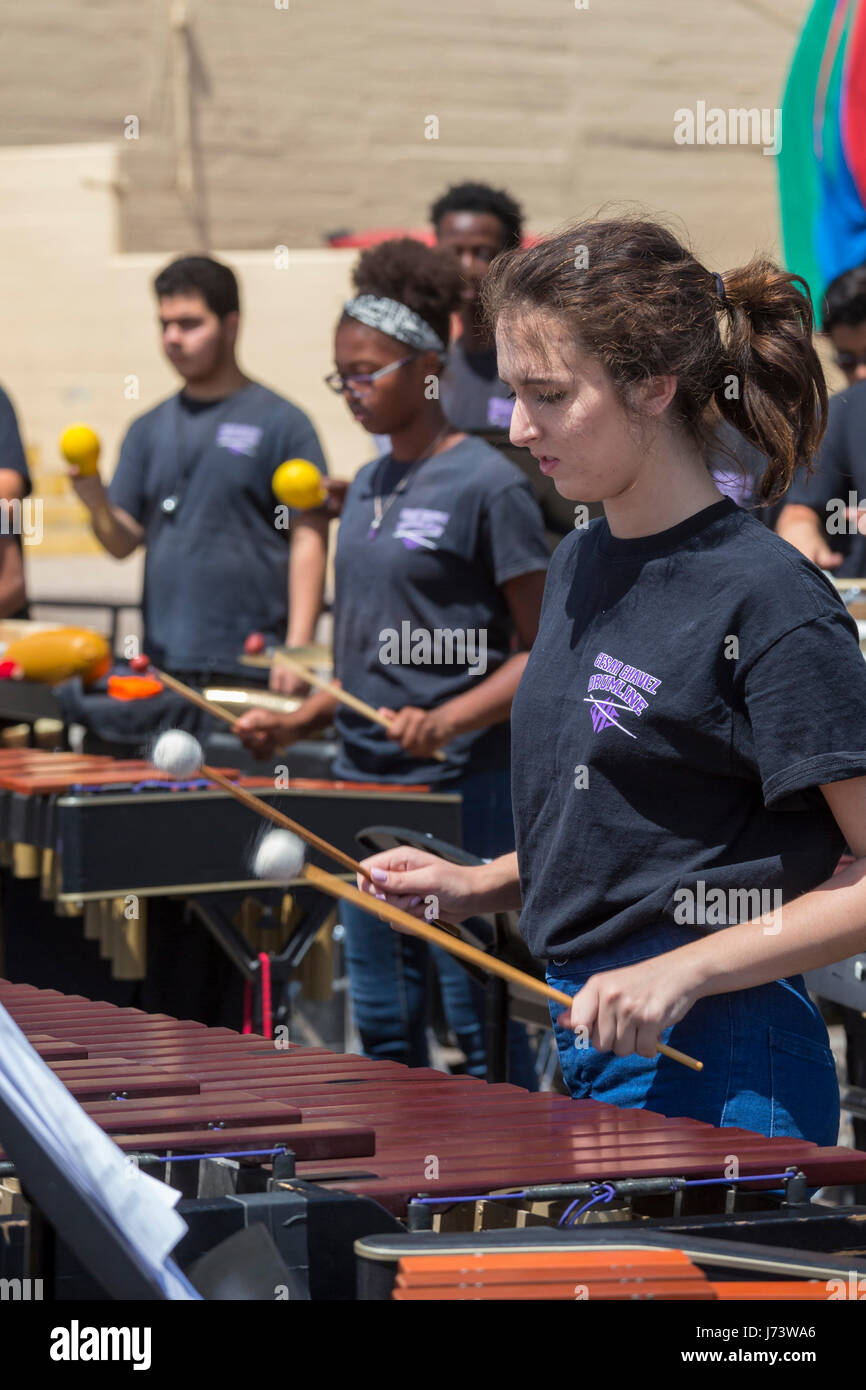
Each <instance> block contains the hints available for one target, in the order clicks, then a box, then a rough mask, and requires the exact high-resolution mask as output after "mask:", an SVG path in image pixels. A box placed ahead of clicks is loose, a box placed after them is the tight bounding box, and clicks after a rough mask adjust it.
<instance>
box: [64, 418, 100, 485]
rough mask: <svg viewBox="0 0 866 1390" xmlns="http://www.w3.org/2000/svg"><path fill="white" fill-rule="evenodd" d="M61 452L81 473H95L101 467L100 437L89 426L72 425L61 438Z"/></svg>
mask: <svg viewBox="0 0 866 1390" xmlns="http://www.w3.org/2000/svg"><path fill="white" fill-rule="evenodd" d="M60 452H61V454H62V455H63V457H64V458H65V459H66V462H67V463H72V464H74V465H75V467H76V468H77V469H78V471H79V473H83V474H88V473H95V472H96V469H97V467H98V465H99V435H98V434H96V433H95V432H94V431H93V430H92V429H91V428H90V426H89V425H70V426H69V428H68V429H65V430H64V431H63V433H62V434H61V436H60Z"/></svg>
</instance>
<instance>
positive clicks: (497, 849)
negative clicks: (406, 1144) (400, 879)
mask: <svg viewBox="0 0 866 1390" xmlns="http://www.w3.org/2000/svg"><path fill="white" fill-rule="evenodd" d="M448 790H449V791H452V790H453V791H457V792H460V793H461V795H462V797H463V807H462V820H463V845H464V848H465V849H466V850H467V851H468V852H469V853H470V854H477V855H478V856H479V858H482V859H492V858H494V857H495V856H496V855H499V854H508V853H509V851H511V850H513V848H514V830H513V824H512V818H511V786H510V778H509V774H508V773H507V772H506V771H504V770H496V771H492V772H477V773H473V774H471V775H470V776H469V777H464V778H461V780H460V781H458V782H456V783H449V785H448ZM340 920H341V922H342V923H343V927H344V929H345V933H346V968H347V971H348V975H349V988H350V990H351V994H352V1006H353V1008H354V1011H355V1021H356V1023H357V1026H358V1032H359V1033H360V1035H361V1045H362V1047H363V1049H364V1055H365V1056H367V1057H374V1058H378V1059H386V1060H388V1061H392V1062H404V1063H406V1064H407V1065H408V1066H410V1067H426V1066H429V1064H430V1059H429V1055H428V1051H427V999H428V980H429V971H430V970H431V969H435V971H436V975H437V977H438V980H439V989H440V992H441V995H442V1003H443V1006H444V1009H445V1017H446V1019H447V1021H448V1024H449V1027H450V1028H451V1029H452V1031H453V1033H454V1034H455V1036H456V1038H457V1042H458V1044H459V1046H460V1049H461V1051H462V1052H463V1053H464V1054H465V1056H466V1070H467V1071H468V1072H469V1074H470V1075H472V1076H481V1077H483V1076H484V1075H485V1071H486V1060H485V1051H484V990H483V988H482V987H481V985H479V984H478V983H477V982H476V981H475V980H474V979H472V978H471V976H469V975H468V974H467V973H466V971H465V970H464V969H463V967H462V966H461V965H460V963H459V961H457V960H456V959H455V958H454V956H451V955H449V954H448V952H447V951H443V950H441V949H440V948H439V947H438V946H427V944H426V943H425V942H423V941H419V940H417V938H415V937H411V936H404V935H402V934H401V933H400V932H395V931H393V930H392V929H391V927H389V926H387V925H386V923H384V922H380V921H378V920H377V918H375V917H371V916H370V914H369V913H367V912H362V911H361V909H360V908H357V907H355V906H354V905H353V904H351V903H342V904H341V906H340ZM508 1079H509V1081H511V1082H513V1083H514V1084H515V1085H517V1086H525V1087H526V1088H527V1089H528V1090H535V1089H536V1085H537V1082H536V1077H535V1068H534V1065H533V1060H532V1053H531V1050H530V1047H529V1041H528V1039H527V1036H526V1030H525V1028H523V1027H522V1026H521V1025H520V1024H517V1023H511V1024H509V1037H508Z"/></svg>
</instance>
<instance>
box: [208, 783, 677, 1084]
mask: <svg viewBox="0 0 866 1390" xmlns="http://www.w3.org/2000/svg"><path fill="white" fill-rule="evenodd" d="M200 771H201V774H202V776H203V777H207V778H208V780H209V781H211V782H215V783H216V785H217V786H218V787H222V788H223V790H224V791H227V792H228V793H229V795H230V796H233V797H235V799H236V800H237V801H240V802H241V803H242V804H243V805H244V806H247V807H248V808H249V809H250V810H251V811H255V812H257V814H258V815H260V816H263V817H264V818H265V819H266V820H270V821H273V823H274V824H275V825H280V826H282V827H284V828H285V829H286V830H291V831H293V832H294V833H295V834H296V835H297V836H298V838H299V839H301V840H303V841H304V842H305V843H306V844H308V845H310V846H312V847H313V848H314V849H318V850H319V851H320V852H321V853H322V854H326V855H328V857H329V858H331V859H335V860H336V861H337V863H339V864H342V865H343V867H344V868H347V869H349V870H352V871H354V872H355V873H359V874H360V875H361V877H362V878H368V875H367V872H366V870H365V869H363V868H362V867H361V865H360V864H359V863H358V861H357V860H356V859H353V858H352V857H351V855H348V854H344V853H343V851H342V850H340V849H337V847H336V845H331V844H329V843H328V841H327V840H323V839H321V838H320V836H318V835H315V834H313V832H312V831H311V830H307V829H306V828H305V827H304V826H302V825H299V824H298V823H297V821H293V820H292V819H291V818H290V817H289V816H285V815H283V813H282V811H278V810H277V809H276V807H275V806H269V805H268V803H267V802H266V801H262V800H261V798H260V797H258V796H255V795H254V794H253V793H252V792H248V791H247V790H246V788H244V787H238V786H236V785H235V783H234V782H232V781H230V780H229V778H228V777H224V776H223V774H222V773H221V772H217V771H216V770H215V769H214V768H212V767H208V766H207V765H206V764H203V765H202V767H201V769H200ZM301 876H302V877H303V878H304V880H305V881H306V882H307V883H312V884H314V885H315V886H316V887H317V888H320V889H321V890H322V892H324V893H328V894H329V895H330V896H331V897H332V898H342V899H343V900H344V901H345V902H349V903H354V904H355V906H356V907H360V908H362V909H363V911H364V912H369V913H370V914H371V916H373V917H378V918H379V919H380V921H383V922H387V923H389V925H390V926H392V927H393V926H396V927H401V928H402V929H403V930H404V931H407V932H409V933H410V934H411V935H412V936H417V937H420V938H421V940H422V941H428V942H429V943H430V944H431V945H432V946H441V947H442V948H443V950H446V951H450V952H451V954H452V955H453V956H457V957H458V959H460V960H465V961H468V962H469V963H470V964H471V965H475V966H479V967H480V968H481V969H482V970H485V971H486V972H487V973H488V974H489V975H498V976H499V977H500V979H503V980H508V981H509V982H510V983H511V984H513V985H520V986H521V987H522V988H523V989H528V990H532V991H533V992H534V993H535V994H539V995H542V996H543V997H544V998H545V999H553V1000H554V1001H555V1002H556V1003H557V1004H565V1006H566V1008H570V1007H571V1002H572V1000H571V995H570V994H565V993H564V992H563V991H562V990H559V989H553V988H552V986H551V985H549V984H547V983H546V982H545V981H544V980H537V979H536V978H535V976H534V975H527V974H525V973H524V971H522V970H518V969H517V968H516V966H513V965H509V964H508V962H507V961H504V960H498V959H497V957H496V956H489V955H487V953H486V952H485V951H479V950H478V949H477V947H475V946H470V945H469V944H468V942H466V941H461V940H460V938H459V937H454V936H450V935H449V934H448V931H447V929H443V927H441V926H434V925H433V923H432V922H426V921H420V920H419V919H418V918H417V917H413V916H412V915H411V914H410V913H408V912H404V911H403V909H402V908H399V907H392V906H391V904H390V903H384V902H382V900H381V898H374V897H372V896H370V894H368V893H362V892H361V891H360V889H358V888H356V887H355V886H354V884H350V883H344V882H343V880H342V879H340V878H337V877H336V876H335V875H334V874H329V873H326V872H325V870H324V869H318V868H316V866H315V864H306V865H305V866H304V869H303V872H302V875H301ZM368 881H369V879H368ZM656 1048H657V1051H659V1052H661V1053H662V1054H663V1055H664V1056H665V1057H670V1058H671V1060H672V1061H674V1062H681V1063H682V1064H683V1066H685V1067H691V1069H692V1071H702V1070H703V1065H704V1064H703V1062H698V1061H696V1060H695V1059H694V1057H689V1056H688V1055H687V1054H686V1053H685V1052H680V1051H678V1049H677V1048H675V1047H669V1046H668V1045H667V1043H657V1044H656Z"/></svg>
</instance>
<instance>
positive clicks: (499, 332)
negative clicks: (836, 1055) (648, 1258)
mask: <svg viewBox="0 0 866 1390" xmlns="http://www.w3.org/2000/svg"><path fill="white" fill-rule="evenodd" d="M488 284H489V288H488V290H487V302H488V305H489V310H490V313H491V315H492V317H493V319H494V321H495V323H496V340H497V348H498V354H499V371H500V373H501V375H502V377H503V379H504V380H506V381H508V382H509V384H510V385H511V386H512V387H513V390H514V392H515V397H516V401H515V408H514V417H513V423H512V426H511V437H512V440H513V441H514V443H515V444H520V445H527V446H528V447H529V448H530V449H531V450H532V452H533V454H534V455H535V457H536V458H537V459H538V463H539V467H540V468H541V469H542V471H543V472H545V473H547V474H549V475H550V476H551V477H553V478H554V479H555V481H556V486H557V488H558V489H559V491H560V492H561V493H562V494H563V496H565V497H569V498H573V499H580V500H581V501H584V502H590V501H592V500H595V499H601V500H602V501H603V503H604V509H605V516H604V518H600V519H598V520H596V521H594V522H592V523H591V524H590V525H589V526H588V527H586V528H582V529H581V528H579V529H576V530H575V532H574V534H573V536H571V537H569V538H566V539H565V540H564V541H563V542H562V543H561V544H560V546H559V547H558V549H557V550H556V552H555V554H554V558H553V561H552V563H551V569H550V573H549V576H548V580H547V586H546V590H545V597H544V607H543V611H542V619H541V625H540V628H539V634H538V637H537V639H536V641H535V643H534V645H533V649H532V653H531V656H530V658H529V662H528V665H527V668H526V670H525V672H524V674H523V677H522V680H521V683H520V689H519V691H518V694H517V697H516V699H515V703H514V708H513V712H512V764H513V778H512V795H513V801H514V810H515V821H516V829H517V852H516V854H511V855H507V856H505V857H504V858H500V859H498V860H495V861H494V862H493V863H491V864H489V865H485V866H484V867H482V868H477V869H464V868H457V867H454V866H452V865H450V864H443V863H442V862H441V861H439V860H437V859H435V858H434V857H433V856H431V855H426V854H422V853H415V852H411V851H405V850H404V851H393V852H390V853H386V854H380V855H376V856H374V857H373V858H371V859H369V860H367V861H366V863H367V865H368V866H370V868H371V871H372V873H373V877H374V879H375V880H376V887H375V888H373V889H371V887H370V884H369V883H368V882H364V881H362V882H361V883H360V885H359V886H360V887H362V888H364V889H365V890H366V891H378V892H379V893H382V894H384V895H385V896H386V898H387V899H388V900H390V901H392V902H397V903H399V904H400V905H401V906H404V907H405V906H407V905H408V904H410V903H412V902H417V900H418V899H419V898H421V899H424V898H425V897H426V896H428V895H429V894H435V895H436V896H437V898H438V906H439V913H440V915H441V916H443V917H445V918H446V919H448V918H451V919H452V920H459V919H460V918H461V917H463V916H466V915H467V914H469V913H474V912H484V911H489V910H492V909H495V908H499V909H506V908H514V909H517V908H519V907H521V906H522V917H521V923H522V930H523V933H524V935H525V937H526V939H527V941H528V943H529V945H530V947H531V949H532V950H533V952H534V953H535V954H536V955H538V956H539V957H542V958H544V959H545V960H546V961H547V962H548V978H549V980H550V982H551V983H552V984H553V985H555V986H557V987H558V988H560V989H563V990H566V991H568V992H569V993H571V994H573V995H574V996H575V998H574V1004H573V1007H572V1010H571V1013H570V1015H569V1014H568V1013H565V1014H560V1007H561V1006H553V1007H552V1010H551V1012H552V1014H553V1015H554V1023H555V1028H556V1038H557V1043H558V1045H559V1050H560V1056H561V1060H562V1067H563V1072H564V1075H565V1078H566V1081H567V1083H568V1086H569V1088H570V1091H571V1093H572V1095H573V1096H576V1097H583V1096H592V1097H595V1098H597V1099H601V1100H606V1101H612V1102H614V1103H617V1104H619V1105H624V1106H645V1107H646V1108H648V1109H652V1110H655V1111H661V1112H662V1113H663V1114H667V1115H690V1116H693V1117H695V1118H697V1119H700V1120H705V1121H708V1122H710V1123H712V1124H714V1125H741V1126H744V1127H746V1128H748V1129H752V1130H758V1131H762V1132H763V1133H765V1134H768V1135H772V1134H799V1135H803V1136H805V1137H806V1138H808V1139H811V1140H814V1141H816V1142H818V1143H822V1144H832V1143H833V1142H835V1139H836V1133H837V1127H838V1119H839V1097H838V1090H837V1084H836V1077H835V1071H834V1066H833V1058H832V1055H831V1053H830V1050H829V1047H828V1039H827V1032H826V1029H825V1027H824V1023H823V1021H822V1019H821V1016H820V1014H819V1012H818V1010H817V1008H816V1007H815V1005H814V1004H813V1003H812V1002H811V1000H810V999H809V996H808V994H807V992H806V988H805V985H804V982H803V978H802V974H801V972H802V971H804V970H808V969H811V968H813V967H817V966H820V965H822V964H826V963H828V962H830V961H835V960H839V959H842V958H844V957H845V956H848V955H850V954H852V953H853V952H854V951H855V950H862V949H863V947H864V942H866V665H864V661H863V657H862V655H861V653H860V651H859V650H858V644H857V633H856V628H855V625H854V624H853V622H852V621H851V619H850V618H849V617H848V615H847V613H846V611H845V609H844V607H843V605H842V603H841V602H840V600H839V598H838V595H837V594H836V592H835V591H834V589H833V587H832V585H831V584H830V583H829V582H828V581H827V580H826V579H825V577H824V576H823V575H822V574H821V572H820V570H818V569H817V568H815V566H814V565H812V564H811V563H809V562H808V561H807V560H805V559H804V558H803V557H802V556H801V555H800V554H799V553H798V552H797V551H795V550H794V549H793V547H791V546H789V545H788V544H786V543H785V542H783V541H782V540H781V539H780V538H779V537H777V536H775V535H773V534H772V533H770V532H768V531H767V530H766V529H765V528H764V527H763V526H762V525H760V524H759V522H758V521H757V520H756V519H755V517H753V516H749V515H748V514H747V513H746V512H744V511H741V510H739V509H738V508H737V507H736V505H735V504H734V503H733V502H731V501H729V500H728V499H726V498H722V497H721V496H720V494H719V493H718V491H717V489H716V487H715V486H714V484H713V482H712V480H711V478H710V477H709V475H708V472H707V468H706V464H705V456H704V453H703V440H704V426H705V422H706V421H707V420H708V414H709V412H710V410H711V408H712V406H713V405H715V406H716V407H717V409H718V411H719V412H720V413H721V415H722V417H723V418H724V419H725V420H727V421H729V422H730V423H731V424H732V425H734V426H735V427H736V428H737V429H738V430H739V431H740V432H741V433H742V434H743V435H744V436H745V437H746V438H747V439H748V440H749V441H750V442H751V443H753V444H754V445H756V446H757V447H758V448H759V449H760V450H761V451H762V453H764V454H765V455H766V457H767V470H766V474H765V476H764V479H763V483H762V496H764V497H770V496H773V495H774V494H777V493H778V492H780V491H783V490H784V488H785V487H786V486H787V485H788V483H789V482H790V480H791V477H792V475H793V474H794V472H795V470H796V469H798V468H800V467H802V466H805V465H807V464H808V462H809V459H810V457H811V455H812V453H813V450H814V449H815V446H816V444H817V443H818V441H819V439H820V436H821V432H822V429H823V425H824V418H825V414H826V404H827V398H826V388H825V385H824V380H823V376H822V373H821V368H820V365H819V363H818V359H817V357H816V354H815V351H814V348H813V346H812V340H811V330H812V316H811V310H810V305H809V303H808V301H807V299H806V298H805V297H804V295H803V294H802V293H801V288H800V286H799V285H798V284H797V283H796V282H795V281H794V280H793V278H792V277H791V276H789V275H787V274H784V273H783V272H781V271H780V270H778V269H777V268H776V267H774V266H773V265H771V264H769V263H767V262H766V261H762V260H755V261H753V262H752V263H751V264H749V265H748V266H746V267H745V268H743V269H739V270H733V271H730V272H728V273H727V274H726V275H725V276H724V278H723V277H722V276H720V275H718V274H717V273H716V274H713V273H711V272H710V271H709V270H707V269H705V268H704V266H702V265H701V264H700V263H699V262H698V261H697V260H696V259H695V257H694V256H693V255H692V254H691V253H690V252H689V251H688V250H686V249H685V248H684V247H683V246H681V245H680V244H679V243H678V241H677V240H676V238H675V237H674V236H673V235H672V234H671V233H670V232H669V231H667V230H666V229H664V228H663V227H661V226H657V225H655V224H654V223H652V222H647V221H640V220H623V221H599V222H594V223H587V224H581V225H578V226H575V227H573V228H572V229H571V230H570V231H567V232H565V233H563V234H562V235H558V236H556V237H554V238H553V239H551V240H548V241H546V242H544V243H543V244H540V245H538V246H536V247H534V248H532V249H531V250H528V251H526V252H523V253H514V254H510V255H508V256H506V257H503V259H502V260H501V261H499V262H497V263H496V265H495V266H494V267H493V269H492V270H491V274H490V277H489V281H488ZM577 520H578V522H579V521H580V515H579V514H578V518H577ZM846 841H847V842H848V845H849V846H850V848H851V851H852V853H853V855H854V856H855V863H854V864H852V865H851V866H850V867H849V868H847V869H845V870H844V872H841V873H839V874H838V875H836V876H835V877H833V870H834V867H835V866H836V863H837V861H838V859H839V856H840V853H841V851H842V849H843V846H844V844H845V842H846ZM780 904H782V906H781V907H780ZM411 910H412V911H414V912H417V911H418V909H417V908H413V909H411ZM557 1015H559V1017H557ZM566 1025H568V1026H566ZM659 1040H662V1041H664V1042H668V1043H670V1044H671V1045H672V1046H674V1047H677V1048H680V1049H681V1050H682V1051H684V1052H686V1053H689V1054H691V1055H692V1056H696V1057H698V1058H700V1059H702V1061H703V1063H704V1069H703V1071H702V1072H701V1073H699V1074H695V1073H694V1072H693V1071H689V1070H687V1069H686V1068H684V1067H683V1066H681V1065H679V1064H678V1063H676V1062H674V1061H671V1060H669V1059H667V1058H665V1057H662V1056H659V1055H658V1053H657V1051H656V1043H657V1042H658V1041H659Z"/></svg>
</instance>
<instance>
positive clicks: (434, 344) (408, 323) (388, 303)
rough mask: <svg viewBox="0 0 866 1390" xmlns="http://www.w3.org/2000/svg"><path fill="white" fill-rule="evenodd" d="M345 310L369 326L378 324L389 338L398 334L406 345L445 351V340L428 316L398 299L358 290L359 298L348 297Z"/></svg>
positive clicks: (398, 337)
mask: <svg viewBox="0 0 866 1390" xmlns="http://www.w3.org/2000/svg"><path fill="white" fill-rule="evenodd" d="M343 313H344V314H348V316H349V318H350V319H357V321H358V323H365V324H366V325H367V327H368V328H378V330H379V332H380V333H385V334H386V335H387V337H389V338H396V339H397V341H398V342H400V343H405V344H406V346H407V347H412V348H417V350H418V351H419V352H429V351H433V352H444V351H445V344H444V343H443V341H442V339H441V338H440V337H439V334H438V333H434V332H433V329H432V328H431V327H430V325H429V323H428V322H427V320H426V319H422V317H421V315H420V314H416V313H415V310H414V309H410V308H409V306H408V305H407V304H400V303H399V301H398V300H396V299H384V298H383V299H380V298H379V296H378V295H375V294H359V295H358V296H357V298H356V299H347V300H346V303H345V304H344V305H343Z"/></svg>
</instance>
